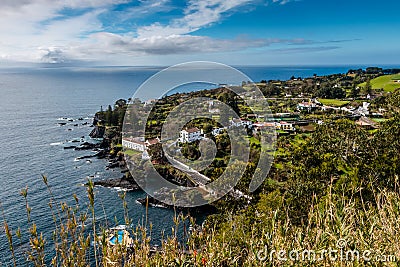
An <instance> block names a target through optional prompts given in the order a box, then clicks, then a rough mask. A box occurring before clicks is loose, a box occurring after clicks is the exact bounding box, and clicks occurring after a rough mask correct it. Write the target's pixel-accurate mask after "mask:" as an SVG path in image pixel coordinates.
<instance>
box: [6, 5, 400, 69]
mask: <svg viewBox="0 0 400 267" xmlns="http://www.w3.org/2000/svg"><path fill="white" fill-rule="evenodd" d="M399 10H400V1H394V0H391V1H370V0H366V1H358V0H357V1H354V0H350V1H344V0H335V1H316V0H268V1H261V0H190V1H177V0H158V1H156V0H140V1H138V0H132V1H131V0H63V1H61V0H18V1H15V0H2V2H1V3H0V64H2V65H4V64H9V63H13V62H20V63H54V64H65V63H68V64H76V65H82V64H86V65H133V66H135V65H170V64H176V63H181V62H186V61H192V60H212V61H218V62H221V63H226V64H233V65H339V64H344V65H346V64H347V65H357V64H360V65H368V64H374V65H387V64H398V63H399V62H400V45H399V41H400V40H399V39H400V37H399V34H398V33H397V31H398V30H397V29H399V26H400V20H399V19H398V12H399Z"/></svg>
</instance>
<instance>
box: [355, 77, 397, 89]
mask: <svg viewBox="0 0 400 267" xmlns="http://www.w3.org/2000/svg"><path fill="white" fill-rule="evenodd" d="M395 80H400V74H394V75H384V76H380V77H378V78H375V79H373V80H371V86H372V89H381V88H383V89H384V90H385V92H392V91H394V90H395V89H397V88H400V83H398V82H395ZM365 85H366V83H362V84H360V85H359V86H360V87H365Z"/></svg>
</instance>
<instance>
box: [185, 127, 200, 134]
mask: <svg viewBox="0 0 400 267" xmlns="http://www.w3.org/2000/svg"><path fill="white" fill-rule="evenodd" d="M185 131H186V132H188V133H195V132H199V131H200V130H199V128H197V127H194V128H190V129H186V130H185Z"/></svg>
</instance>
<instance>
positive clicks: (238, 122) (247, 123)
mask: <svg viewBox="0 0 400 267" xmlns="http://www.w3.org/2000/svg"><path fill="white" fill-rule="evenodd" d="M230 124H231V126H233V127H240V126H252V125H253V123H252V122H251V121H249V120H243V119H232V120H230Z"/></svg>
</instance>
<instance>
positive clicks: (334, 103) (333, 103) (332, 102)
mask: <svg viewBox="0 0 400 267" xmlns="http://www.w3.org/2000/svg"><path fill="white" fill-rule="evenodd" d="M318 101H319V102H321V103H322V104H324V105H326V106H334V107H342V106H344V105H347V104H348V103H349V101H342V100H337V99H318Z"/></svg>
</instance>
